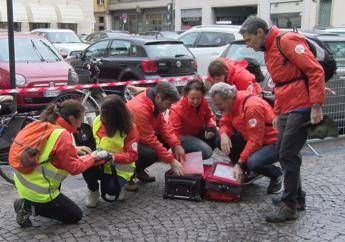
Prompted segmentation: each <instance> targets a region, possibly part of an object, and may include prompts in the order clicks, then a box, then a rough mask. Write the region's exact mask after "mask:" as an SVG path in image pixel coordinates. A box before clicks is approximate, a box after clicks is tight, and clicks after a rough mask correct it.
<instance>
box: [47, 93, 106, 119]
mask: <svg viewBox="0 0 345 242" xmlns="http://www.w3.org/2000/svg"><path fill="white" fill-rule="evenodd" d="M90 94H91V93H90V92H86V93H84V92H81V91H69V92H64V93H62V94H60V95H59V96H57V97H56V98H55V99H54V100H53V101H52V103H60V102H63V101H65V100H69V99H74V100H78V101H80V102H82V103H83V105H84V107H85V118H84V122H86V123H88V124H89V125H92V122H93V120H94V119H95V118H96V116H97V115H98V114H99V108H100V107H99V104H98V102H97V101H96V100H95V99H94V98H93V97H92V96H88V95H90ZM99 102H101V100H99Z"/></svg>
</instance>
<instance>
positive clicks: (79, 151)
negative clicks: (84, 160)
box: [76, 146, 92, 155]
mask: <svg viewBox="0 0 345 242" xmlns="http://www.w3.org/2000/svg"><path fill="white" fill-rule="evenodd" d="M76 148H77V154H78V155H88V154H91V153H92V150H91V149H90V148H89V147H87V146H77V147H76Z"/></svg>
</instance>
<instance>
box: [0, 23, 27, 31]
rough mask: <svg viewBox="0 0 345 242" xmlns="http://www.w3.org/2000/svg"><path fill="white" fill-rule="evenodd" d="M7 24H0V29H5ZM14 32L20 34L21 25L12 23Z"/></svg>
mask: <svg viewBox="0 0 345 242" xmlns="http://www.w3.org/2000/svg"><path fill="white" fill-rule="evenodd" d="M7 27H8V24H7V22H0V29H7ZM13 29H14V31H17V32H20V31H21V29H22V23H18V22H14V23H13Z"/></svg>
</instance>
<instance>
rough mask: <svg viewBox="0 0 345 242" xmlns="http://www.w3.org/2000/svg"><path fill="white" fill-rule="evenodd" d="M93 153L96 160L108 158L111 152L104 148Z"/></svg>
mask: <svg viewBox="0 0 345 242" xmlns="http://www.w3.org/2000/svg"><path fill="white" fill-rule="evenodd" d="M92 154H94V156H95V159H96V160H109V159H110V158H111V154H110V153H108V152H107V151H105V150H101V151H95V152H93V153H92Z"/></svg>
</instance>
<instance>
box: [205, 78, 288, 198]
mask: <svg viewBox="0 0 345 242" xmlns="http://www.w3.org/2000/svg"><path fill="white" fill-rule="evenodd" d="M210 96H211V97H212V100H213V102H214V104H215V106H216V107H217V108H218V109H219V110H220V111H222V113H223V115H222V118H221V120H220V137H221V138H220V139H221V140H220V145H221V150H222V151H223V152H224V153H225V154H226V155H229V157H230V158H232V162H235V163H236V165H235V167H234V171H235V178H236V179H237V180H238V181H241V182H243V181H244V178H245V177H244V171H246V172H247V173H249V172H250V171H251V172H254V173H256V174H259V175H264V176H266V177H269V178H270V179H271V181H270V184H269V186H268V188H267V193H268V194H272V193H279V192H281V191H282V190H283V173H282V170H281V169H280V168H279V167H276V166H274V165H273V164H274V163H275V162H277V161H278V155H277V152H276V142H277V131H276V130H275V129H274V128H273V127H272V121H273V119H274V117H275V116H274V114H273V110H272V107H271V106H270V105H269V104H268V103H267V102H266V101H265V100H263V99H262V98H261V97H259V96H257V95H254V94H252V93H250V92H248V91H237V89H236V87H235V86H231V85H229V84H226V83H217V84H215V85H213V86H212V88H211V89H210ZM235 130H237V131H238V132H239V134H240V135H241V136H242V137H243V139H244V142H243V141H242V142H241V141H240V139H238V135H237V138H236V135H235V136H233V135H234V134H235ZM234 153H237V154H234Z"/></svg>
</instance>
